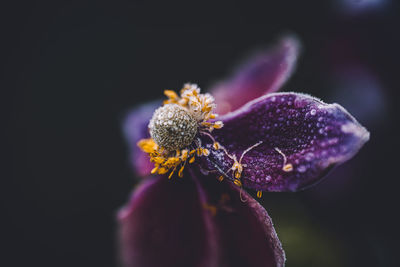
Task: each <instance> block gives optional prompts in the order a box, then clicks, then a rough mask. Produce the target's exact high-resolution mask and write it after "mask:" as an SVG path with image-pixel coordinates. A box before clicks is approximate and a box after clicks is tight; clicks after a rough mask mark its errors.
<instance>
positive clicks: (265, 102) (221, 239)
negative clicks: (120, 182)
mask: <svg viewBox="0 0 400 267" xmlns="http://www.w3.org/2000/svg"><path fill="white" fill-rule="evenodd" d="M297 55H298V44H297V42H296V41H295V40H294V39H291V38H286V39H283V40H282V41H281V42H280V44H279V46H277V47H275V48H274V49H271V50H270V51H269V52H268V53H264V54H260V55H258V56H257V57H255V58H254V59H252V60H250V62H249V63H247V64H245V65H244V66H243V67H242V69H241V70H240V71H239V72H237V74H236V75H234V77H233V78H232V79H230V80H229V81H227V82H224V83H221V84H219V85H218V86H216V88H214V89H213V90H211V92H213V95H214V97H215V99H214V97H213V96H212V95H210V94H201V92H200V89H199V88H198V87H197V86H196V85H192V84H187V85H185V87H184V88H183V89H182V90H181V94H180V95H177V94H176V93H174V92H173V91H165V94H166V95H167V96H168V100H167V101H165V102H164V105H163V106H161V107H159V106H160V103H151V104H149V105H146V106H142V107H139V108H137V109H136V110H134V111H133V112H132V113H131V114H130V115H129V116H128V118H127V120H126V123H125V128H124V131H125V134H126V137H127V139H128V142H129V144H130V146H131V151H132V153H131V154H132V162H133V164H134V167H135V168H136V170H137V171H138V172H139V174H141V175H148V174H150V173H153V174H156V175H154V176H152V177H147V178H146V179H145V180H144V181H143V182H141V183H140V184H139V186H138V187H137V188H136V189H135V190H134V192H133V195H132V198H131V200H130V201H129V203H128V204H127V205H126V206H125V207H124V208H123V209H121V211H120V212H119V215H118V219H119V224H120V231H119V239H120V250H121V260H122V264H123V266H127V267H131V266H140V267H141V266H146V267H147V266H150V267H152V266H199V267H200V266H208V267H212V266H228V267H231V266H250V267H251V266H257V267H259V266H283V265H284V262H285V254H284V251H283V249H282V246H281V243H280V241H279V239H278V237H277V235H276V232H275V230H274V227H273V224H272V221H271V218H270V217H269V216H268V214H267V212H266V211H265V209H264V208H263V207H262V206H261V205H260V204H259V203H258V202H257V201H256V200H255V199H253V198H252V197H251V196H250V195H249V194H248V193H247V192H246V191H244V190H243V187H245V188H248V189H253V190H256V191H257V196H258V197H261V195H262V192H263V191H264V192H265V191H279V192H286V191H298V190H301V189H304V188H306V187H308V186H310V185H312V184H315V183H316V182H318V181H319V180H320V179H321V178H322V177H323V176H324V175H325V174H326V173H327V172H328V171H329V170H330V169H332V168H333V167H334V166H336V165H338V164H341V163H343V162H344V161H346V160H348V159H350V158H351V157H352V156H354V154H355V153H357V151H358V150H359V149H360V148H361V146H362V145H363V144H364V143H365V142H366V141H367V140H368V139H369V133H368V131H367V130H366V129H365V128H363V127H362V126H361V125H360V124H359V123H358V122H357V121H356V120H355V119H354V118H353V117H352V116H351V115H350V114H349V113H348V112H347V111H346V110H345V109H344V108H342V107H341V106H339V105H337V104H325V103H323V102H322V101H320V100H318V99H316V98H314V97H311V96H309V95H305V94H299V93H273V92H274V91H276V90H278V89H279V87H280V86H281V85H282V84H283V83H284V82H285V81H286V80H287V78H288V77H289V76H290V73H291V72H292V70H293V68H294V64H295V61H296V59H297ZM248 101H250V102H248ZM214 102H215V103H216V104H217V105H219V104H221V105H220V108H218V106H215V104H214ZM216 110H217V111H218V112H220V113H225V112H229V113H226V114H225V115H222V116H220V117H217V118H216V114H215V113H214V112H215V111H216ZM136 143H137V144H138V146H136Z"/></svg>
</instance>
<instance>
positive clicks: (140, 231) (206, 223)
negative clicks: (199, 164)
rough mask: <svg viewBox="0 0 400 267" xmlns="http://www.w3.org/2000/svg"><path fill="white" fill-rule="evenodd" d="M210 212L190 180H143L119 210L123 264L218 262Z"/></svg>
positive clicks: (153, 266) (177, 266) (176, 266)
mask: <svg viewBox="0 0 400 267" xmlns="http://www.w3.org/2000/svg"><path fill="white" fill-rule="evenodd" d="M210 216H211V215H210V214H209V212H208V211H207V210H205V209H204V208H203V207H202V205H201V202H200V200H199V195H198V193H197V188H196V185H195V184H194V182H193V181H192V180H190V179H179V180H178V179H175V180H168V179H167V178H166V177H157V178H155V179H152V180H147V181H146V182H144V183H143V184H142V185H141V186H140V187H139V188H137V189H136V190H135V192H134V194H133V196H132V199H131V200H130V202H129V203H128V205H127V206H126V207H125V208H123V209H122V210H121V211H120V212H119V214H118V219H119V225H120V230H119V240H120V251H121V260H122V266H124V267H142V266H144V267H159V266H164V267H169V266H170V267H187V266H193V267H203V266H210V267H217V266H218V265H216V263H217V259H216V257H217V256H216V254H217V253H218V251H217V247H216V242H215V239H214V237H215V234H214V230H213V228H212V225H211V223H210V220H209V217H210Z"/></svg>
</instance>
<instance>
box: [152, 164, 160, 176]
mask: <svg viewBox="0 0 400 267" xmlns="http://www.w3.org/2000/svg"><path fill="white" fill-rule="evenodd" d="M159 167H160V166H155V167H154V168H153V169H152V170H151V174H155V173H156V171H157V170H158V168H159Z"/></svg>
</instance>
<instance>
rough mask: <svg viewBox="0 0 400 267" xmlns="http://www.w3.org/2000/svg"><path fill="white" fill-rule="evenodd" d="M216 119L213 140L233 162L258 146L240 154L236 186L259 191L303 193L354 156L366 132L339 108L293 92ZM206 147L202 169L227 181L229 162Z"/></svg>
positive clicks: (256, 101)
mask: <svg viewBox="0 0 400 267" xmlns="http://www.w3.org/2000/svg"><path fill="white" fill-rule="evenodd" d="M220 119H221V120H223V122H224V127H223V128H222V129H219V130H215V131H214V132H213V136H214V138H215V139H216V140H217V141H218V142H220V143H221V144H222V145H223V146H225V147H226V149H227V151H228V152H229V154H232V155H235V156H236V158H237V160H239V161H240V157H241V155H242V153H243V152H244V151H246V149H248V148H250V147H252V146H254V145H256V144H258V146H255V147H253V148H252V149H250V150H249V151H248V152H247V153H245V154H244V156H243V159H242V161H241V163H242V165H243V166H244V168H243V173H242V183H243V184H244V186H245V187H248V188H252V189H255V190H261V191H297V190H300V189H303V188H305V187H307V186H309V185H311V184H313V183H315V182H317V181H318V180H320V178H322V177H323V176H324V175H325V174H326V173H327V171H328V170H330V169H331V168H332V167H334V166H335V165H338V164H340V163H343V162H345V161H346V160H348V159H350V158H351V157H352V156H354V155H355V154H356V153H357V151H358V150H359V149H360V148H361V147H362V146H363V144H364V143H365V142H366V141H368V139H369V132H368V131H367V130H366V129H365V128H364V127H362V126H361V125H360V124H359V123H358V122H357V121H356V120H355V119H354V118H353V117H352V116H351V115H350V114H349V113H348V112H347V111H346V110H345V109H344V108H343V107H341V106H340V105H338V104H325V103H323V102H322V101H320V100H318V99H316V98H313V97H311V96H308V95H304V94H298V93H275V94H270V95H266V96H262V97H260V98H258V99H256V100H254V101H252V102H250V103H248V104H247V105H245V106H244V107H242V108H241V109H239V110H237V111H236V112H234V113H229V114H227V115H225V116H223V117H221V118H220ZM203 139H204V140H203V142H207V141H206V140H207V137H204V138H203ZM260 142H261V143H260ZM206 146H207V147H208V148H209V149H210V151H211V155H210V156H209V157H207V161H208V166H205V168H208V169H213V168H214V169H216V168H217V169H219V170H220V171H223V172H225V174H226V176H227V177H232V171H231V170H230V169H231V167H232V165H233V160H232V159H230V158H229V157H228V156H227V155H226V154H225V152H224V151H223V150H217V151H215V150H214V149H213V148H212V145H211V144H210V143H209V144H207V145H206Z"/></svg>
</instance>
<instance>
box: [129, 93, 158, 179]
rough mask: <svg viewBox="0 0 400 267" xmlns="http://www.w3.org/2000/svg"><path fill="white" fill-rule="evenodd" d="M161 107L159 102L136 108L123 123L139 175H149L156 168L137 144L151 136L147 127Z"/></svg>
mask: <svg viewBox="0 0 400 267" xmlns="http://www.w3.org/2000/svg"><path fill="white" fill-rule="evenodd" d="M160 105H161V101H159V100H157V101H153V102H150V103H147V104H144V105H142V106H139V107H136V108H134V109H133V110H132V111H130V112H129V113H128V115H127V116H126V118H125V121H124V123H123V131H124V135H125V138H126V141H127V142H128V145H129V150H130V156H131V157H130V158H131V162H132V165H133V167H134V169H135V171H136V172H137V173H138V174H139V175H143V176H144V175H149V174H150V171H151V169H152V168H153V167H154V164H153V163H151V162H150V160H149V156H148V155H147V154H146V153H144V152H143V151H141V150H140V149H139V147H138V146H137V142H138V141H139V140H140V139H143V138H148V137H149V136H150V135H149V130H148V127H147V126H148V124H149V121H150V119H151V117H152V116H153V112H154V110H156V109H157V108H158V107H159V106H160Z"/></svg>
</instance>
